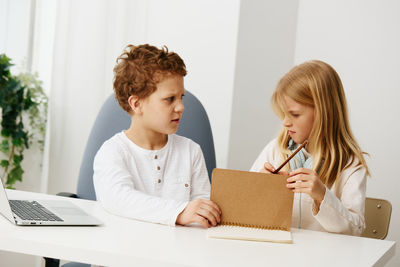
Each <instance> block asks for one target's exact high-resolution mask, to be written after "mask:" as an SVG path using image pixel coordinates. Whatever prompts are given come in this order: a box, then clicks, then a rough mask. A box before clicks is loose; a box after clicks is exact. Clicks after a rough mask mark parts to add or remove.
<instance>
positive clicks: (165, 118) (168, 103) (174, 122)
mask: <svg viewBox="0 0 400 267" xmlns="http://www.w3.org/2000/svg"><path fill="white" fill-rule="evenodd" d="M184 94H185V88H184V85H183V77H182V76H180V75H169V76H166V77H165V78H164V79H162V80H161V82H159V83H158V84H157V89H156V91H155V92H154V93H152V94H151V95H150V96H148V97H146V98H145V99H142V100H140V101H141V111H142V122H143V126H144V127H145V128H146V129H147V130H150V131H153V132H155V133H161V134H173V133H175V132H176V131H177V130H178V126H179V122H180V120H181V117H182V113H183V110H184V109H185V107H184V106H183V102H182V98H183V96H184Z"/></svg>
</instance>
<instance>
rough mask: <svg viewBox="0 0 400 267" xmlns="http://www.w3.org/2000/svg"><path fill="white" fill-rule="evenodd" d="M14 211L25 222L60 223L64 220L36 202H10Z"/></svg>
mask: <svg viewBox="0 0 400 267" xmlns="http://www.w3.org/2000/svg"><path fill="white" fill-rule="evenodd" d="M9 202H10V206H11V209H12V211H13V212H14V213H15V214H16V215H18V217H20V218H21V219H23V220H31V221H59V222H62V221H63V220H62V219H61V218H60V217H58V216H57V215H55V214H54V213H52V212H51V211H49V210H48V209H46V208H45V207H43V206H42V205H40V204H39V203H38V202H36V201H27V200H9Z"/></svg>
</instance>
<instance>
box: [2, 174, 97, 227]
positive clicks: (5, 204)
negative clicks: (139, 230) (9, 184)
mask: <svg viewBox="0 0 400 267" xmlns="http://www.w3.org/2000/svg"><path fill="white" fill-rule="evenodd" d="M0 181H1V179H0ZM0 187H1V188H0V213H1V214H2V215H3V216H4V217H5V218H7V219H8V220H9V221H10V222H12V223H14V224H16V225H30V226H35V225H60V226H63V225H64V226H67V225H77V226H78V225H80V226H94V225H101V224H102V222H101V221H99V220H98V219H96V218H94V217H93V216H91V215H89V214H87V213H86V212H85V211H83V210H82V209H81V208H79V207H77V206H75V205H74V204H72V203H71V202H69V201H67V200H17V199H12V200H9V199H8V197H7V193H6V190H5V189H4V186H3V182H2V181H1V186H0Z"/></svg>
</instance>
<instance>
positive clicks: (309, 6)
mask: <svg viewBox="0 0 400 267" xmlns="http://www.w3.org/2000/svg"><path fill="white" fill-rule="evenodd" d="M399 11H400V2H399V1H395V0H393V1H389V0H385V1H373V0H370V1H363V0H360V1H346V0H336V1H319V0H300V5H299V14H298V29H297V41H296V55H295V61H296V63H301V62H303V61H305V60H310V59H321V60H324V61H326V62H328V63H329V64H331V65H332V66H333V67H334V68H335V69H336V70H337V72H338V73H339V75H340V77H341V78H342V82H343V85H344V88H345V92H346V95H347V101H348V104H349V108H350V121H351V125H352V129H353V131H354V134H355V136H356V138H357V140H358V141H359V143H360V145H361V147H362V148H363V149H364V150H365V151H367V152H368V153H369V154H370V157H369V159H368V164H369V167H370V169H371V173H372V177H371V178H369V179H368V185H367V195H368V196H371V197H378V198H385V199H388V200H389V201H391V203H392V205H393V212H392V219H391V223H390V229H389V235H388V237H387V239H388V240H395V241H397V242H399V241H400V229H399V225H400V209H399V207H400V197H399V194H398V192H399V189H398V186H399V185H400V182H399V180H400V176H399V175H398V174H397V166H398V162H399V157H398V152H399V151H400V143H399V142H398V135H399V134H398V133H399V131H400V125H399V115H400V105H399V103H398V102H399V101H398V99H399V98H400V75H399V71H400V31H399V25H400V16H399ZM399 265H400V254H399V253H397V255H396V256H395V258H394V259H393V260H391V262H390V264H389V266H399Z"/></svg>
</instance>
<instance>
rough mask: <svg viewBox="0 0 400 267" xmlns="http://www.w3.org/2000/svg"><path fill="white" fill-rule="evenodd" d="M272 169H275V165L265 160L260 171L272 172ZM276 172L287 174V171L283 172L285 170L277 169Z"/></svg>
mask: <svg viewBox="0 0 400 267" xmlns="http://www.w3.org/2000/svg"><path fill="white" fill-rule="evenodd" d="M274 171H275V167H274V166H272V164H271V163H269V162H265V163H264V168H263V169H261V170H260V172H263V173H273V172H274ZM278 174H282V175H289V173H288V172H285V171H279V172H278Z"/></svg>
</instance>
